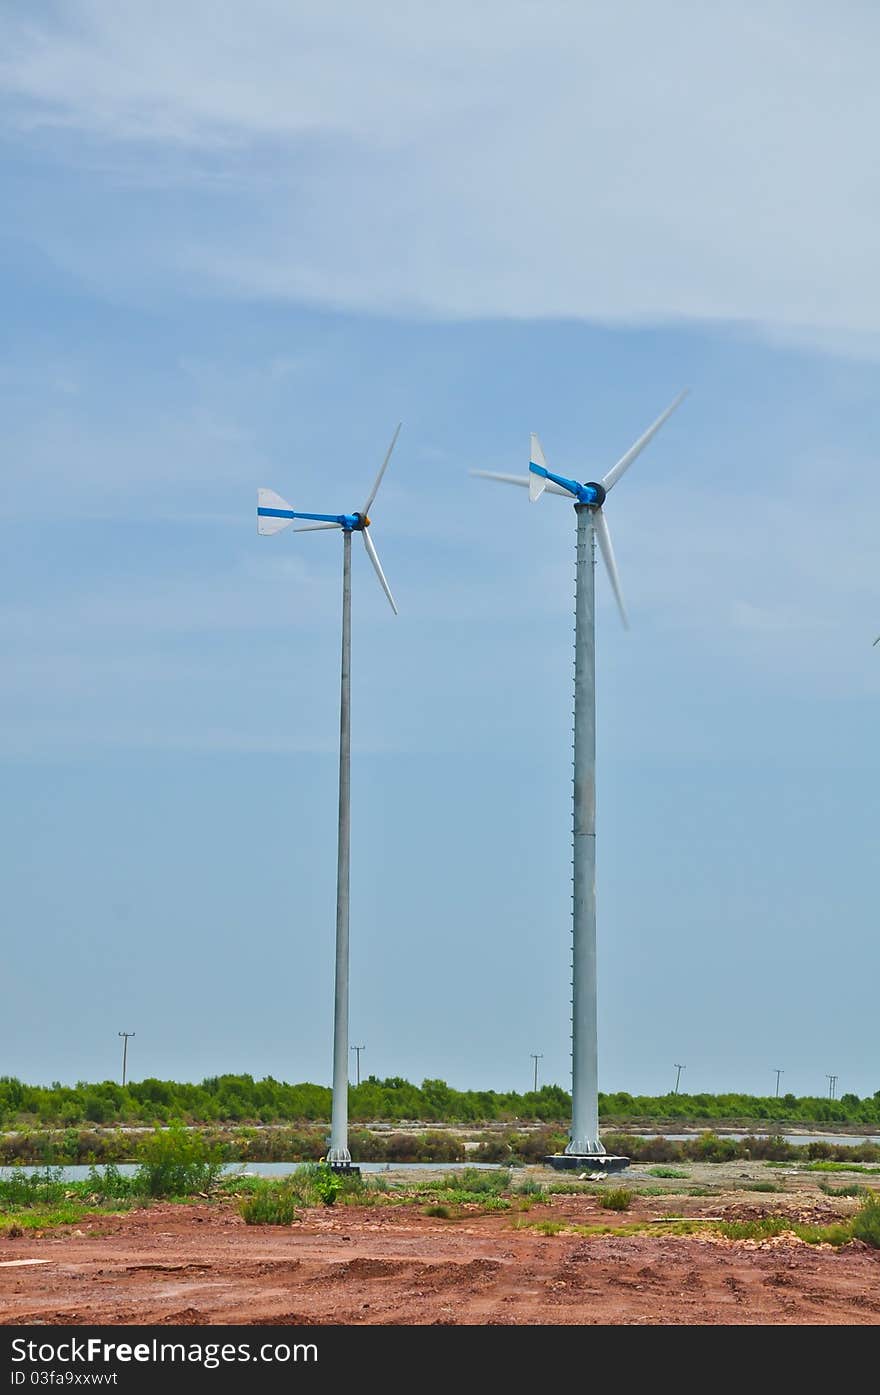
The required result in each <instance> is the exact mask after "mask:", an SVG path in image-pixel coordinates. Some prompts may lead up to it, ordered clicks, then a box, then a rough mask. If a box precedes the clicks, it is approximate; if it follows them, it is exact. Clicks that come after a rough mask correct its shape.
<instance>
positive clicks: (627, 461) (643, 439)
mask: <svg viewBox="0 0 880 1395" xmlns="http://www.w3.org/2000/svg"><path fill="white" fill-rule="evenodd" d="M687 395H688V389H687V388H685V390H684V392H680V393H679V394H678V396H677V397H676V399H675V401H674V402H670V404H669V406H668V407H667V408H666V411H665V412H661V414H660V416H659V417H658V418H657V420H656V421H655V422H654V423H653V424H652V425H651V426H649V427H648V429H647V431H646V432H645V433H644V435H643V436H640V437H639V439H638V440H637V441H636V442H635V444H634V445H632V446H630V448H629V450H628V451H627V453H626V455H622V456H621V457H620V459H619V460H618V462H617V464H616V465H612V467H611V469H610V470H609V471H608V474H607V475H606V476H605V478H604V479H603V481H602V487H603V489H605V490H606V492H607V491H608V490H609V489H611V488H612V487H613V486H614V485H615V484H617V481H618V480H619V479H620V476H621V475H622V474H624V472H625V471H626V470H628V469H629V467H630V465H631V464H632V463H633V461H634V460H635V458H636V456H638V455H641V453H642V451H643V450H644V449H645V446H646V445H647V444H648V442H649V441H652V440H653V439H654V437H655V436H656V435H657V432H658V431H659V430H660V427H661V426H662V425H663V423H664V422H665V421H668V420H669V418H670V417H671V416H672V413H673V412H674V411H675V409H676V407H680V406H681V404H682V402H683V401H684V399H685V398H686V397H687Z"/></svg>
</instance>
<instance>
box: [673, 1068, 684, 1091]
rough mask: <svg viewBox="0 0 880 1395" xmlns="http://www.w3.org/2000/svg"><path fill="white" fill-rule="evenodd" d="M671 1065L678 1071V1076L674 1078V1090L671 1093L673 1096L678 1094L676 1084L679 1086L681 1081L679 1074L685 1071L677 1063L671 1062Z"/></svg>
mask: <svg viewBox="0 0 880 1395" xmlns="http://www.w3.org/2000/svg"><path fill="white" fill-rule="evenodd" d="M672 1064H673V1065H674V1066H675V1069H676V1070H677V1071H678V1074H677V1075H676V1077H675V1089H674V1090H673V1092H672V1093H673V1094H674V1095H677V1094H678V1084H679V1081H680V1080H681V1073H682V1071H683V1070H684V1069H685V1067H684V1066H680V1065H678V1063H677V1062H676V1061H673V1063H672Z"/></svg>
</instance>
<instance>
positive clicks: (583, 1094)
mask: <svg viewBox="0 0 880 1395" xmlns="http://www.w3.org/2000/svg"><path fill="white" fill-rule="evenodd" d="M575 513H576V514H577V586H576V592H575V630H574V636H575V637H574V820H573V825H574V837H573V844H574V847H573V853H572V881H573V895H572V942H571V1136H570V1138H569V1140H568V1143H567V1144H566V1147H565V1151H566V1153H573V1154H576V1155H579V1154H588V1153H604V1152H605V1149H604V1148H603V1147H602V1144H601V1142H600V1141H599V1042H598V1022H597V1016H596V588H595V561H596V558H595V533H594V529H593V510H592V508H591V507H590V506H589V505H587V504H576V505H575Z"/></svg>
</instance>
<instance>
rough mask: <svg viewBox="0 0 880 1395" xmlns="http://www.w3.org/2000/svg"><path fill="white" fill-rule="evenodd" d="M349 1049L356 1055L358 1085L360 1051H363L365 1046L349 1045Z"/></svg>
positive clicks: (359, 1079)
mask: <svg viewBox="0 0 880 1395" xmlns="http://www.w3.org/2000/svg"><path fill="white" fill-rule="evenodd" d="M349 1050H350V1051H353V1052H354V1053H355V1055H356V1056H357V1083H358V1085H360V1083H361V1052H362V1051H365V1050H366V1047H365V1046H351V1047H349Z"/></svg>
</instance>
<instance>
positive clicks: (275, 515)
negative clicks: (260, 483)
mask: <svg viewBox="0 0 880 1395" xmlns="http://www.w3.org/2000/svg"><path fill="white" fill-rule="evenodd" d="M294 518H295V514H294V511H293V509H292V508H291V507H290V505H289V504H288V502H287V500H286V499H282V497H281V495H280V494H276V493H275V491H274V489H258V490H257V532H258V533H259V534H260V535H261V536H262V537H269V536H270V535H271V534H272V533H280V532H281V530H282V528H289V527H290V525H291V523H292V522H293V520H294Z"/></svg>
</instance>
